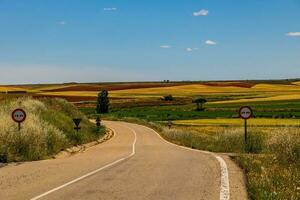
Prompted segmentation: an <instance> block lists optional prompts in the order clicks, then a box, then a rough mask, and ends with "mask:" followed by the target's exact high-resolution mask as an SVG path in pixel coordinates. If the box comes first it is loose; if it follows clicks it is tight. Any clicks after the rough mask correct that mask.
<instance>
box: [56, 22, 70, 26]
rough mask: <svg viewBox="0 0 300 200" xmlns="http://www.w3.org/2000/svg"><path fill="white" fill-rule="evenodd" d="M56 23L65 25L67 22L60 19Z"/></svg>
mask: <svg viewBox="0 0 300 200" xmlns="http://www.w3.org/2000/svg"><path fill="white" fill-rule="evenodd" d="M56 24H58V25H61V26H64V25H66V24H67V22H65V21H59V22H56Z"/></svg>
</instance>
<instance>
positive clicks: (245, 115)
mask: <svg viewBox="0 0 300 200" xmlns="http://www.w3.org/2000/svg"><path fill="white" fill-rule="evenodd" d="M239 115H240V118H242V119H244V128H245V129H244V130H245V136H244V137H245V151H247V144H248V141H247V139H248V130H247V127H248V125H247V120H248V119H250V118H251V117H252V116H253V111H252V108H251V107H249V106H243V107H241V108H240V110H239Z"/></svg>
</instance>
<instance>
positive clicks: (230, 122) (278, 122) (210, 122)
mask: <svg viewBox="0 0 300 200" xmlns="http://www.w3.org/2000/svg"><path fill="white" fill-rule="evenodd" d="M173 123H174V124H178V125H189V126H243V125H244V121H243V120H242V119H194V120H177V121H174V122H173ZM248 125H249V126H299V127H300V121H299V120H298V119H265V118H254V119H249V120H248Z"/></svg>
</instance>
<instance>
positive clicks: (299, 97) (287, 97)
mask: <svg viewBox="0 0 300 200" xmlns="http://www.w3.org/2000/svg"><path fill="white" fill-rule="evenodd" d="M284 100H300V93H299V94H288V95H277V96H272V97H264V98H252V99H238V100H227V101H217V102H211V104H224V103H248V102H259V101H284Z"/></svg>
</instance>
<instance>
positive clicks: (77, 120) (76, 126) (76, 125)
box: [73, 118, 82, 132]
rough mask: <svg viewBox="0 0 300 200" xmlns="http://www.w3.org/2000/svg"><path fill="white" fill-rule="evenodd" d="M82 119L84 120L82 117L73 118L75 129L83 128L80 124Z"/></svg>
mask: <svg viewBox="0 0 300 200" xmlns="http://www.w3.org/2000/svg"><path fill="white" fill-rule="evenodd" d="M81 120H82V119H80V118H75V119H73V122H74V124H75V128H74V129H75V130H76V131H77V132H78V131H79V130H80V129H81V127H79V124H80V122H81Z"/></svg>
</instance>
